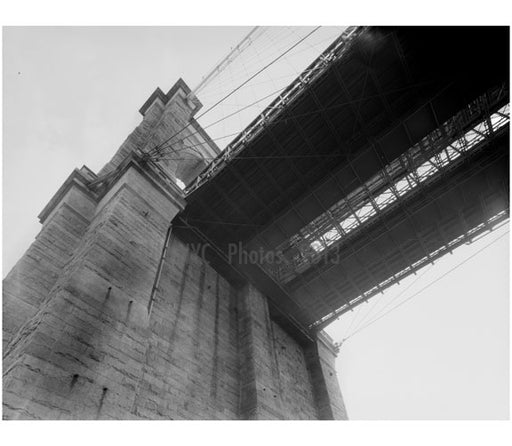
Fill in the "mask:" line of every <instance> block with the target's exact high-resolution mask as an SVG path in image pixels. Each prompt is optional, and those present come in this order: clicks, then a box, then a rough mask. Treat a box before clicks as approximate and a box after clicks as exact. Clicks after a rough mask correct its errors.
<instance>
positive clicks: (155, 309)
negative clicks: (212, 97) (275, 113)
mask: <svg viewBox="0 0 512 446" xmlns="http://www.w3.org/2000/svg"><path fill="white" fill-rule="evenodd" d="M189 93H190V90H189V88H188V87H187V85H186V84H185V83H184V82H183V81H182V80H179V81H178V82H177V83H176V84H175V85H174V87H173V88H172V89H171V90H170V91H169V92H168V93H167V94H164V93H163V92H162V91H161V90H160V89H157V90H156V91H155V92H154V93H153V94H152V95H151V96H150V98H149V99H148V100H147V101H146V103H145V104H144V105H143V106H142V108H141V109H140V112H141V113H142V115H143V119H142V122H141V123H140V125H139V126H138V127H137V128H136V129H135V130H134V131H133V132H132V133H131V134H130V136H129V137H128V138H127V139H126V141H125V142H124V143H123V144H122V145H121V147H120V148H119V149H118V151H117V152H116V154H115V155H114V157H113V158H112V159H111V160H110V162H108V163H107V164H106V165H105V166H104V168H103V169H102V170H101V171H100V172H98V174H95V173H93V172H92V171H91V170H90V169H88V168H87V167H85V166H84V167H82V168H81V169H76V170H75V171H73V172H72V173H71V175H70V176H69V177H68V179H67V180H66V181H65V182H64V184H63V185H62V186H61V187H60V189H59V190H58V191H57V193H56V194H55V195H54V196H53V198H52V199H51V200H50V202H49V203H48V205H47V206H46V207H45V208H44V209H43V211H42V212H41V214H40V215H39V219H40V221H41V223H42V229H41V231H40V233H39V234H38V236H37V237H36V239H35V241H34V242H33V243H32V245H31V246H30V247H29V249H28V250H27V252H26V253H25V254H24V256H23V257H22V258H21V259H20V260H19V261H18V263H17V264H16V265H15V266H14V268H13V269H12V270H11V271H10V273H9V274H8V275H7V277H6V278H5V280H4V295H3V352H4V357H3V367H4V377H3V401H4V408H3V414H4V418H6V419H345V418H346V412H345V409H344V405H343V400H342V397H341V393H340V389H339V385H338V381H337V378H336V372H335V369H334V359H335V355H336V349H335V348H334V346H333V344H332V342H331V341H330V340H329V339H328V338H327V336H326V335H323V334H322V333H320V334H319V336H318V339H317V340H316V341H314V342H312V343H306V344H304V342H302V341H299V340H297V339H296V338H294V336H293V335H292V334H290V333H288V332H287V331H285V329H283V328H282V327H281V326H280V325H279V323H277V322H276V321H274V320H272V318H271V317H270V313H269V306H268V301H267V296H265V295H263V294H262V293H261V292H260V291H259V290H258V288H257V287H255V286H254V284H251V283H246V284H245V285H244V286H234V285H233V284H232V283H230V282H229V280H227V279H226V278H225V277H223V276H222V275H221V274H219V273H218V272H217V271H216V270H215V269H214V268H213V267H212V266H211V265H210V264H209V263H208V262H207V261H206V260H205V259H204V258H202V257H201V256H200V255H199V254H200V253H199V251H198V250H196V249H194V248H193V247H190V246H188V245H187V244H186V243H184V242H183V241H182V240H180V239H179V238H178V237H176V235H175V234H174V233H173V230H172V223H171V222H172V220H173V219H174V217H175V216H176V215H178V214H179V213H180V211H182V210H183V209H184V208H185V207H186V205H187V202H186V198H185V195H184V193H183V191H182V189H181V188H180V187H178V185H177V181H176V180H180V181H181V182H183V183H184V184H185V185H186V184H188V183H189V182H190V181H191V180H193V179H194V178H195V176H197V174H198V173H199V172H200V171H201V170H202V169H203V168H204V166H205V165H206V164H207V162H208V160H209V159H211V158H212V157H214V156H216V155H217V154H218V153H219V149H218V148H217V147H216V145H215V144H214V143H213V141H211V139H210V138H209V137H208V135H207V134H206V133H205V132H204V130H202V129H201V127H200V126H199V124H198V123H197V122H196V121H195V120H194V117H193V116H194V114H195V113H196V112H197V111H198V110H199V108H200V107H201V104H200V103H199V102H198V101H197V100H195V99H191V98H190V94H189ZM187 123H188V124H190V125H189V127H188V128H187V130H186V132H183V136H188V137H189V141H193V144H192V145H193V146H195V147H196V148H197V149H194V150H190V149H187V148H186V147H184V145H183V142H182V141H180V140H179V138H178V140H177V141H174V142H173V151H175V152H176V153H180V154H184V156H183V157H180V156H177V157H175V159H174V160H173V159H172V157H169V159H162V160H160V161H158V162H152V161H147V159H146V158H145V157H144V155H143V153H144V152H147V151H150V150H151V149H152V148H153V147H154V146H155V145H157V144H160V143H162V142H164V141H165V140H166V139H167V138H169V137H170V136H172V135H173V134H174V133H176V132H177V131H179V130H180V129H182V128H183V127H184V126H185V125H186V124H187ZM171 153H172V151H171ZM179 158H181V160H180V159H179ZM183 158H186V160H184V159H183Z"/></svg>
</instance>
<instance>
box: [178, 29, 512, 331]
mask: <svg viewBox="0 0 512 446" xmlns="http://www.w3.org/2000/svg"><path fill="white" fill-rule="evenodd" d="M508 104H509V29H508V28H500V27H494V28H485V27H482V28H465V27H449V28H428V27H425V28H423V27H419V28H418V27H414V28H407V27H398V28H387V27H384V28H380V27H351V28H348V29H347V30H346V31H345V33H344V34H343V35H342V36H340V38H339V39H337V40H336V41H335V42H334V43H333V44H332V45H331V46H330V47H329V48H328V49H327V50H326V51H325V52H324V53H323V54H322V55H321V56H320V57H319V58H318V59H317V60H316V61H315V62H314V63H313V64H312V65H311V66H310V67H309V68H308V69H307V70H306V71H305V72H304V73H303V74H302V75H301V76H300V77H299V78H298V79H296V81H295V82H293V83H292V84H291V85H290V86H289V87H288V88H287V89H286V90H285V91H284V92H283V93H282V94H281V95H280V96H279V97H278V98H277V99H276V100H275V101H274V102H273V103H272V104H271V105H270V106H269V107H268V109H267V110H266V111H265V112H264V113H263V114H262V115H260V116H259V117H258V118H257V119H256V120H255V121H254V122H253V123H252V124H251V125H250V126H249V127H248V128H247V129H246V130H245V131H244V132H243V133H242V134H240V135H239V137H237V138H236V139H235V140H234V141H233V142H232V143H231V144H230V145H229V146H228V148H227V149H226V150H225V151H224V152H223V153H222V154H221V155H219V156H218V157H217V159H216V160H214V162H212V163H211V165H210V166H209V167H208V168H207V169H206V170H205V171H204V172H203V173H202V174H201V175H200V176H199V177H198V178H197V180H196V181H195V182H194V183H192V184H191V185H190V186H189V187H188V188H187V190H186V192H187V203H188V204H187V206H186V208H185V211H184V212H183V213H182V214H180V215H179V216H178V217H177V218H176V220H175V221H174V230H175V232H176V233H177V234H178V235H179V236H180V237H181V238H184V239H185V240H188V241H191V242H201V243H208V249H207V254H208V256H209V259H210V261H211V262H212V263H214V264H215V265H216V268H219V269H220V270H222V271H223V274H225V275H226V276H228V277H230V278H231V279H232V280H233V281H234V282H236V281H237V280H240V279H241V278H244V279H248V280H250V281H252V282H255V283H256V284H257V286H258V288H259V289H260V290H261V291H262V292H264V293H265V294H266V295H267V296H268V298H269V299H270V300H271V302H272V317H273V318H275V319H276V320H278V321H279V322H280V323H281V324H282V325H283V326H284V327H287V328H288V329H289V331H290V332H293V333H295V334H297V335H299V336H300V337H302V338H309V337H311V334H312V332H313V331H316V330H318V329H319V328H321V327H323V326H325V325H326V324H327V323H329V322H330V321H331V320H332V319H333V318H335V317H337V316H338V315H340V314H342V313H344V312H346V311H349V310H350V309H352V308H354V307H355V306H356V305H358V304H360V303H361V302H364V301H366V300H367V299H369V298H370V297H372V296H373V295H375V294H377V293H379V292H382V291H383V290H384V289H385V288H386V287H388V286H390V285H392V284H393V283H396V282H398V281H400V280H401V279H402V278H404V277H405V276H407V275H409V274H411V273H415V272H416V271H417V270H418V269H420V268H421V267H423V266H424V265H425V264H428V263H430V262H433V261H434V260H435V259H437V258H439V257H440V256H442V255H444V254H445V253H447V252H451V251H452V250H453V249H454V248H455V247H456V246H458V245H460V244H462V243H468V242H470V241H471V240H472V239H474V238H475V237H478V236H480V235H481V234H483V233H484V232H486V231H489V230H492V228H493V227H494V226H496V225H497V224H499V223H500V222H502V221H504V220H505V219H507V218H508V216H509V115H510V112H509V106H508ZM233 246H236V247H237V250H236V254H234V250H233ZM240 247H242V249H243V252H241V251H240ZM255 252H256V253H262V254H266V255H261V256H258V260H257V261H253V260H254V256H250V255H249V254H250V253H255ZM244 253H245V254H247V255H246V256H244V255H242V254H244Z"/></svg>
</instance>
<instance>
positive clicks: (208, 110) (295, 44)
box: [148, 26, 321, 155]
mask: <svg viewBox="0 0 512 446" xmlns="http://www.w3.org/2000/svg"><path fill="white" fill-rule="evenodd" d="M320 28H321V27H320V26H317V27H316V28H315V29H313V30H312V31H310V32H309V33H308V34H306V35H305V36H304V37H302V38H301V39H299V40H298V41H297V42H295V43H294V44H293V45H292V46H291V47H289V48H288V49H287V50H286V51H284V52H282V53H281V54H280V55H279V56H277V57H276V58H274V59H272V61H270V62H269V63H268V64H267V65H265V66H264V67H263V68H260V69H259V70H258V71H257V72H256V73H254V74H253V75H252V76H251V77H249V78H248V79H246V80H245V81H244V82H242V83H241V84H240V85H239V86H238V87H236V88H235V89H233V90H232V91H231V92H230V93H228V94H227V95H225V96H224V97H222V98H221V99H219V100H218V101H217V102H216V103H215V104H213V105H212V106H211V107H209V108H208V109H207V110H205V111H204V112H203V113H201V114H200V115H199V116H198V117H197V118H196V120H197V119H200V118H202V117H203V116H204V115H206V114H207V113H208V112H210V111H212V110H213V109H214V108H215V107H217V106H218V105H219V104H220V103H222V102H223V101H225V100H226V99H227V98H229V97H230V96H232V95H233V94H234V93H236V92H237V91H238V90H240V88H242V87H243V86H244V85H246V84H247V83H249V82H250V81H251V80H252V79H254V78H255V77H256V76H258V75H259V74H261V73H262V72H263V71H265V70H266V69H267V68H268V67H270V66H271V65H273V64H274V63H276V62H277V61H278V60H279V59H281V58H282V57H284V56H285V55H286V54H288V53H289V52H290V51H291V50H293V49H294V48H295V47H296V46H298V45H300V44H301V43H302V42H303V41H304V40H306V39H307V38H308V37H309V36H311V35H312V34H313V33H315V32H316V31H318V30H319V29H320ZM187 127H188V124H187V125H185V126H183V127H182V128H181V129H180V130H179V131H177V132H176V133H174V134H173V135H171V136H170V137H169V138H167V139H166V140H165V141H164V142H162V143H161V144H159V145H158V146H157V147H155V148H154V149H152V150H151V151H150V152H148V154H150V155H151V154H154V153H158V152H159V150H161V149H162V148H163V146H164V145H165V144H167V143H168V142H169V141H170V140H171V139H173V138H174V137H176V136H178V135H179V134H180V133H181V132H183V130H185V129H186V128H187Z"/></svg>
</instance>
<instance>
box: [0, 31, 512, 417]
mask: <svg viewBox="0 0 512 446" xmlns="http://www.w3.org/2000/svg"><path fill="white" fill-rule="evenodd" d="M311 29H313V28H309V30H311ZM249 30H250V28H238V27H229V28H211V27H210V28H192V27H181V28H143V27H138V28H100V29H98V28H96V29H94V28H4V31H3V38H4V41H3V42H4V53H3V57H4V68H3V70H4V72H3V76H4V84H3V99H4V105H3V117H4V123H3V126H4V127H3V129H4V136H3V137H4V140H3V147H4V149H3V162H4V164H3V166H4V167H3V169H4V170H3V187H4V189H3V252H2V256H3V274H4V276H5V274H6V273H7V272H8V271H9V270H10V269H11V267H12V266H13V265H14V263H15V261H16V260H17V259H18V258H19V257H20V256H21V255H22V254H23V252H24V251H25V250H26V249H27V247H28V246H29V245H30V243H31V242H32V240H33V238H34V236H35V235H36V234H37V232H38V231H39V224H38V222H37V218H36V216H37V214H38V213H39V212H40V211H41V210H42V209H43V207H44V205H45V204H46V203H47V202H48V200H49V199H50V198H51V197H52V196H53V194H54V193H55V191H56V190H57V188H58V187H59V186H60V185H61V184H62V182H63V181H64V180H65V179H66V177H67V176H68V175H69V173H70V172H71V171H72V169H73V168H75V167H80V166H82V165H83V164H86V165H87V166H89V167H90V168H91V169H93V170H95V171H97V170H99V169H100V168H101V167H102V166H103V164H104V163H105V162H107V161H108V160H109V159H110V157H111V156H112V155H113V154H114V152H115V150H116V149H117V148H118V147H119V145H120V144H121V143H122V141H123V140H124V139H125V138H126V136H127V135H128V134H129V133H130V132H131V131H132V129H133V128H134V127H135V126H136V125H137V124H138V122H139V121H140V118H141V117H140V115H139V113H138V111H137V110H138V109H139V108H140V106H141V105H142V104H143V103H144V101H145V100H146V99H147V98H148V96H149V95H150V94H151V93H152V91H153V90H154V89H155V88H156V87H157V86H159V87H161V88H162V90H164V91H167V90H168V89H169V88H170V87H171V86H172V85H173V84H174V82H175V81H176V80H177V79H178V78H179V77H182V78H183V79H184V80H185V81H186V82H187V83H188V84H189V86H191V87H194V86H195V85H197V84H198V83H199V81H200V79H201V78H202V76H204V75H205V74H206V73H208V72H209V70H210V69H211V68H212V67H213V66H214V65H215V64H216V62H218V61H219V60H220V59H221V58H222V57H224V56H225V55H226V54H227V53H228V52H229V50H230V49H231V48H232V47H233V46H234V45H236V44H237V43H238V42H239V41H240V40H241V39H242V38H243V37H244V36H245V35H246V34H247V33H248V32H249ZM305 31H307V30H305V29H302V30H296V35H295V37H296V40H298V38H299V37H300V36H301V35H304V34H305ZM332 32H333V29H331V30H322V33H326V34H322V35H321V34H320V32H318V33H316V34H315V36H314V37H315V39H316V40H311V41H310V42H309V43H310V45H312V46H313V48H312V49H315V48H316V46H318V51H317V53H318V52H319V51H320V48H323V47H325V46H327V44H328V43H329V42H328V41H325V38H326V36H328V35H329V33H331V34H332ZM270 36H271V38H269V42H268V44H267V48H270V49H272V48H274V49H275V46H273V45H272V43H274V44H277V45H283V48H286V46H284V44H283V43H279V42H280V40H279V36H281V37H282V38H285V37H286V36H288V37H286V38H287V39H289V40H288V42H289V43H290V45H291V44H292V43H293V41H294V39H295V37H294V35H293V33H292V34H289V33H288V34H286V33H284V34H283V33H281V34H279V30H278V29H276V30H274V31H273V34H270ZM290 36H291V37H290ZM272 39H274V40H272ZM322 39H324V40H322ZM315 45H316V46H315ZM306 48H307V47H306V46H304V47H303V50H304V51H303V54H304V53H307V51H306ZM298 49H299V48H298ZM264 57H265V56H262V57H261V59H259V60H258V58H253V62H254V63H253V64H252V65H251V64H249V63H248V64H247V66H241V67H238V68H236V69H235V66H233V67H232V71H231V73H230V76H231V77H232V80H233V82H235V83H233V84H231V85H232V86H235V85H236V81H237V79H242V80H243V73H244V72H245V74H246V75H247V74H249V75H250V73H252V72H254V71H251V70H254V67H255V66H257V64H258V63H259V64H260V66H261V65H263V64H264V63H265V58H264ZM267 60H268V59H267ZM287 63H288V64H289V67H288V70H287V69H286V67H283V68H282V70H283V71H282V73H283V75H282V76H281V75H280V74H279V73H273V74H272V76H269V75H268V74H266V75H265V76H262V77H261V78H258V79H259V82H260V87H261V84H264V85H265V88H267V90H259V89H258V90H257V92H256V93H255V92H254V91H252V93H251V94H252V96H251V95H249V94H247V95H243V96H239V97H233V98H231V101H228V102H227V103H226V104H225V105H224V107H223V108H222V109H219V110H218V112H219V113H220V114H221V115H222V113H224V114H225V113H226V112H227V110H229V107H237V106H240V105H246V104H247V103H250V102H252V101H253V100H255V99H257V98H259V97H262V96H264V95H266V94H268V93H270V92H272V91H273V90H274V89H279V88H280V87H282V86H283V85H285V84H286V83H288V82H289V81H290V80H291V79H292V78H293V77H294V76H295V75H296V73H297V70H298V69H300V61H298V60H295V59H291V58H290V60H289V61H288V62H287ZM237 76H242V78H240V77H237ZM226 85H227V84H222V85H220V84H217V86H216V85H215V84H213V87H215V88H214V90H216V91H217V94H220V93H222V91H223V90H222V89H223V88H224V89H226V91H227V87H226ZM255 87H256V86H254V88H255ZM198 96H199V98H200V99H201V94H199V95H198ZM214 97H215V94H214V93H212V94H211V96H210V97H208V98H206V97H205V100H204V101H203V102H205V103H207V102H208V101H213V100H214ZM251 98H252V99H251ZM206 99H208V100H206ZM270 99H271V98H270ZM270 99H269V100H270ZM237 101H238V102H237ZM212 103H213V102H212ZM259 105H260V106H263V105H264V103H261V104H259ZM213 116H214V115H211V117H209V119H210V120H209V121H207V122H202V124H203V125H207V124H208V123H211V122H213V120H214V119H213ZM236 119H238V117H237V118H236ZM242 124H243V123H242V122H236V121H232V122H229V123H224V124H223V127H222V128H220V127H218V128H215V129H212V130H211V134H212V135H213V136H214V137H215V136H222V135H226V134H229V133H231V132H232V131H233V129H235V131H237V130H240V129H241V128H242V127H240V126H241V125H242ZM237 126H238V127H237ZM226 142H227V141H226ZM220 144H221V146H223V144H225V142H222V143H220ZM506 231H508V225H507V226H506V227H503V228H501V229H499V230H497V231H496V232H495V233H494V234H491V235H490V236H489V237H485V238H483V239H482V240H480V241H479V242H477V243H475V244H473V245H471V246H463V247H462V248H460V249H458V250H457V251H456V252H455V253H454V254H453V255H452V256H447V257H445V258H444V259H442V260H441V261H439V262H437V263H436V265H435V266H434V267H432V268H430V269H426V270H427V272H426V273H425V274H424V275H423V276H421V277H420V278H419V279H418V280H417V281H416V282H414V281H415V279H416V277H414V276H413V277H411V278H410V279H408V280H406V281H404V282H402V283H401V284H400V286H395V287H393V288H392V289H390V290H389V292H387V293H386V295H385V296H382V297H377V298H376V299H381V298H382V299H383V300H382V301H381V302H382V305H384V304H385V302H386V300H387V299H392V298H393V297H394V296H396V295H397V294H399V293H401V292H402V291H403V290H404V289H405V288H406V287H407V286H408V285H409V284H411V283H412V282H414V284H413V285H412V286H411V288H410V289H408V290H407V291H406V292H405V293H403V295H401V296H400V297H399V298H397V300H396V302H400V301H401V300H402V299H405V298H407V297H408V296H410V295H411V294H413V293H414V292H415V291H416V290H419V289H421V288H423V287H424V286H425V285H427V284H429V283H430V282H432V280H435V279H436V278H437V277H439V276H441V275H443V274H444V273H445V272H447V271H448V270H450V269H451V268H453V267H455V266H456V265H457V264H459V263H460V262H463V261H464V260H465V259H466V258H467V257H468V256H470V255H472V254H473V253H474V252H476V251H477V250H479V249H481V248H482V247H483V246H485V245H486V244H488V243H489V242H491V241H492V240H493V239H494V238H496V237H498V236H499V235H500V234H502V233H504V232H506ZM508 246H509V243H508V235H506V236H504V237H502V238H501V239H500V240H499V241H497V242H496V243H495V244H493V245H491V246H489V247H488V248H486V249H485V250H483V251H482V252H481V253H479V254H477V255H476V256H475V257H473V258H471V259H469V260H468V261H467V262H466V263H464V264H463V265H462V266H461V267H460V268H458V269H456V270H454V271H453V272H451V273H449V274H448V275H447V276H446V277H444V278H442V279H440V280H439V281H438V282H436V283H435V284H434V285H432V286H431V287H429V288H428V289H426V290H425V291H424V292H422V293H421V294H419V295H418V296H416V297H414V298H413V299H411V300H410V301H409V302H407V303H406V304H404V305H403V306H401V307H400V308H398V309H396V310H395V311H393V312H392V313H390V314H389V315H387V316H385V317H383V318H382V319H380V320H379V321H377V322H376V323H374V324H372V325H371V326H369V327H367V328H365V329H363V330H361V331H360V332H359V333H357V334H355V335H354V336H353V337H351V338H350V339H349V340H347V341H346V343H345V344H344V345H343V346H342V348H341V352H340V355H339V358H338V375H339V379H340V383H341V387H342V391H343V393H344V397H345V402H346V405H347V408H348V412H349V416H350V417H351V418H352V419H504V418H508V416H509V414H508V408H509V402H508V395H509V389H508V383H509V356H508V355H509V332H508V330H509V307H508V305H509V303H508V289H509V283H508V271H509V267H508V264H509V256H508V251H509V248H508ZM422 273H423V271H421V272H420V274H419V275H418V276H420V275H421V274H422ZM373 302H374V301H370V303H369V304H364V305H362V306H361V307H360V308H361V310H360V311H359V310H356V311H354V312H353V313H351V314H349V315H347V316H343V317H342V318H340V321H338V322H335V323H333V324H332V325H331V326H330V327H329V328H328V332H329V333H330V334H331V335H332V336H333V337H334V339H335V340H336V341H338V342H339V341H341V340H342V339H343V338H344V337H346V336H347V335H348V334H350V332H351V330H353V329H354V328H356V327H357V326H358V320H360V319H359V318H361V319H362V318H363V317H364V315H365V313H366V312H367V311H368V310H369V309H373V311H374V312H375V313H372V314H377V315H378V310H379V308H380V305H381V304H377V305H376V306H375V307H374V306H373V305H374V304H373ZM353 317H356V318H357V319H355V321H354V323H352V318H353ZM372 317H373V316H371V315H370V316H369V317H368V319H367V320H368V321H371V320H372ZM351 323H352V326H351V327H350V329H349V326H350V325H351ZM362 325H364V324H362Z"/></svg>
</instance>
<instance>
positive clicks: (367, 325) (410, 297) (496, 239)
mask: <svg viewBox="0 0 512 446" xmlns="http://www.w3.org/2000/svg"><path fill="white" fill-rule="evenodd" d="M509 232H510V231H506V232H504V233H503V234H501V235H500V236H499V237H497V238H495V239H494V240H493V241H492V242H490V243H487V245H485V246H484V247H482V248H480V249H479V250H478V251H476V252H475V253H473V254H472V255H470V256H469V257H466V258H465V259H464V260H463V261H462V262H460V263H459V264H457V265H455V266H454V267H453V268H451V269H449V270H448V271H446V272H445V273H444V274H442V275H441V276H439V277H437V278H436V279H434V280H433V281H431V282H429V283H428V284H427V285H425V286H424V287H423V288H421V289H420V290H418V291H416V292H415V293H414V294H411V295H410V296H409V297H407V298H406V299H404V300H403V301H401V302H399V303H398V304H396V305H395V306H394V307H391V308H390V309H389V310H388V311H386V312H385V313H383V314H381V315H380V316H378V317H376V318H375V319H373V320H371V321H369V322H368V323H367V324H365V325H363V326H362V327H360V328H358V329H357V330H356V331H354V332H352V333H351V334H350V335H349V336H347V337H346V338H345V339H343V341H342V343H344V342H345V341H347V340H348V339H350V338H351V337H352V336H354V335H355V334H357V333H359V332H360V331H361V330H364V329H365V328H366V327H369V326H370V325H372V324H374V323H375V322H377V321H378V320H379V319H382V318H383V317H384V316H386V315H387V314H389V313H391V312H392V311H393V310H395V309H396V308H398V307H400V306H401V305H403V304H405V303H406V302H407V301H409V300H411V299H412V298H413V297H416V296H417V295H418V294H421V293H422V292H423V291H425V290H426V289H427V288H430V287H431V286H432V285H434V284H435V283H436V282H438V281H439V280H441V279H442V278H444V277H446V276H447V275H448V274H450V273H451V272H452V271H455V270H456V269H457V268H459V267H461V266H462V265H463V264H464V263H466V262H467V261H469V260H471V259H472V258H473V257H475V256H476V255H478V254H480V253H481V252H482V251H483V250H485V249H487V248H488V247H490V246H491V245H493V244H494V243H496V242H497V241H498V240H500V239H501V238H503V237H505V236H506V235H507V234H508V233H509Z"/></svg>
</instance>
